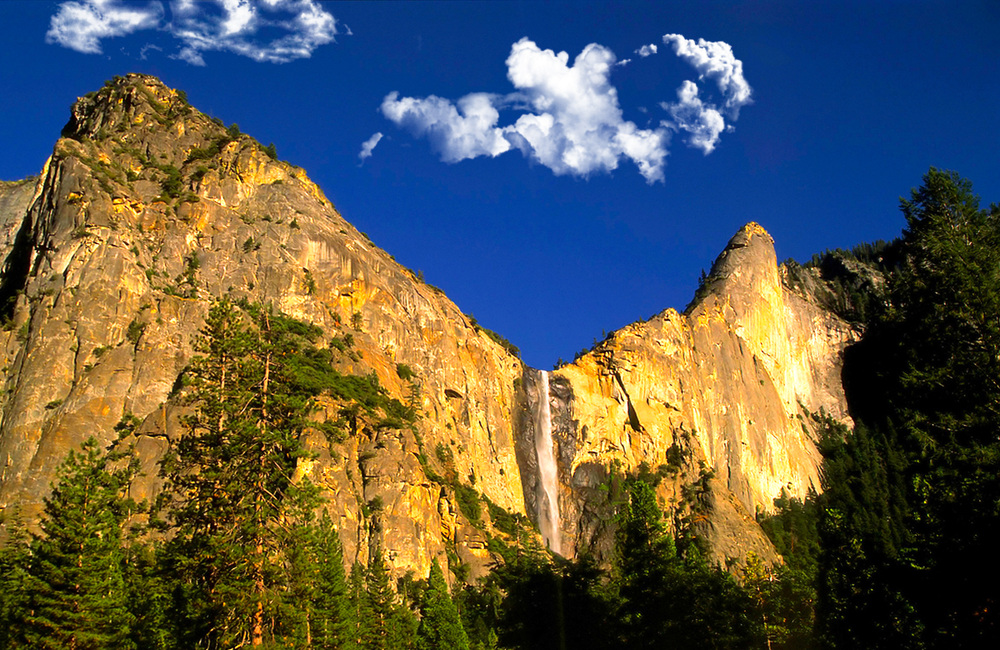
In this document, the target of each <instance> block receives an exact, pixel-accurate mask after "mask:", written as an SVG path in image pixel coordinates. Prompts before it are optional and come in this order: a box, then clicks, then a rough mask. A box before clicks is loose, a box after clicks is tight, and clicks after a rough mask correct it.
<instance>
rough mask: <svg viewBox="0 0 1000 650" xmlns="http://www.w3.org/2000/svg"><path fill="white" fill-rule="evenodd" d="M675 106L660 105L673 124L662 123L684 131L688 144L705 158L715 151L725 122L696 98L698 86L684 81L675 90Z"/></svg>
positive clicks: (714, 110) (708, 106) (718, 113)
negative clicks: (699, 150) (676, 100)
mask: <svg viewBox="0 0 1000 650" xmlns="http://www.w3.org/2000/svg"><path fill="white" fill-rule="evenodd" d="M677 99H678V102H677V103H676V104H668V103H666V102H664V103H663V104H661V106H662V107H663V109H664V110H665V111H667V112H668V113H670V117H672V118H673V122H664V123H663V124H664V125H665V126H668V127H669V128H672V129H676V130H680V131H686V132H687V133H688V134H689V136H688V144H689V145H690V146H692V147H694V148H695V149H701V150H702V152H704V154H705V155H706V156H707V155H708V154H710V153H712V151H714V150H715V145H716V144H718V142H719V135H720V134H721V133H722V132H723V131H724V130H725V129H726V121H725V119H723V117H722V114H721V113H720V112H719V111H718V110H717V109H715V108H714V107H712V106H710V105H707V104H705V103H704V102H702V101H701V99H700V98H699V97H698V86H697V85H696V84H695V83H694V82H692V81H685V82H684V83H683V84H681V87H680V88H678V89H677Z"/></svg>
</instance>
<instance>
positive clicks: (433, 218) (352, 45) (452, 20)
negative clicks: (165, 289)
mask: <svg viewBox="0 0 1000 650" xmlns="http://www.w3.org/2000/svg"><path fill="white" fill-rule="evenodd" d="M151 4H152V5H160V6H162V7H163V13H162V16H161V17H159V19H158V21H157V22H155V24H154V25H151V27H156V28H157V29H151V28H150V29H138V30H135V31H133V32H132V33H130V34H126V35H122V36H118V37H112V38H104V39H103V40H99V41H95V42H96V43H97V45H94V46H93V47H91V49H97V48H98V47H99V48H100V49H101V53H99V54H94V53H82V52H80V51H77V50H74V49H70V48H69V47H67V46H66V45H65V43H71V42H73V41H72V38H74V36H73V35H72V34H71V33H68V32H66V31H63V32H60V36H59V38H56V37H55V36H50V37H49V38H48V39H47V37H46V34H47V33H49V32H50V26H51V24H52V23H51V21H52V20H53V16H56V15H57V14H59V13H60V12H63V13H64V15H67V14H65V12H66V11H67V8H66V5H67V3H63V2H12V1H9V0H8V1H5V2H3V3H0V42H2V43H3V44H4V45H3V48H2V60H0V91H2V94H0V108H2V115H3V117H2V119H0V143H2V151H3V154H2V155H0V179H6V180H12V179H16V178H21V177H24V176H27V175H29V174H33V173H37V172H38V171H39V170H40V169H41V166H42V164H43V163H44V161H45V158H46V157H47V156H48V155H49V153H50V152H51V149H52V145H53V143H54V142H55V139H56V138H57V137H58V135H59V131H60V129H61V128H62V126H63V124H65V122H66V120H67V118H68V108H69V106H70V104H71V103H72V102H73V101H74V100H75V99H76V97H78V96H80V95H83V94H85V93H87V92H89V91H91V90H95V89H97V88H99V87H100V86H101V85H102V83H103V82H104V81H105V80H106V79H108V78H110V77H112V76H113V75H116V74H125V73H127V72H144V73H149V74H155V75H158V76H159V77H160V78H161V79H163V81H164V82H165V83H167V84H168V85H170V86H173V87H175V88H180V89H183V90H185V91H186V92H187V94H188V98H189V100H190V101H191V103H192V104H194V105H195V106H196V107H197V108H199V109H201V110H203V111H205V112H207V113H209V114H211V115H214V116H217V117H219V118H221V119H223V120H224V121H225V122H226V123H227V124H228V123H231V122H236V123H238V124H239V125H240V127H241V129H242V130H243V131H244V132H246V133H249V134H251V135H253V136H254V137H256V138H257V139H258V140H260V141H261V142H263V143H265V144H266V143H269V142H274V143H275V145H276V146H277V150H278V154H279V157H281V158H282V159H285V160H288V161H290V162H292V163H294V164H297V165H300V166H302V167H304V168H305V169H306V170H307V171H308V173H309V175H310V176H311V177H312V179H313V180H314V181H316V182H317V183H318V184H319V185H320V187H322V188H323V190H324V191H325V192H326V194H327V196H328V197H329V198H330V199H331V200H332V201H333V202H334V204H335V205H336V206H337V207H338V208H339V209H340V211H341V212H342V213H343V215H344V216H345V217H346V218H347V219H348V220H349V221H351V222H352V223H354V224H355V225H356V226H357V227H358V228H359V229H360V230H362V231H364V232H366V233H367V234H368V235H369V236H370V237H371V238H372V240H373V241H375V243H376V244H378V245H379V246H381V247H383V248H384V249H386V250H387V251H389V252H390V253H392V254H393V255H394V256H395V257H396V259H397V260H398V261H399V262H401V263H402V264H404V265H406V266H409V267H411V268H413V269H415V270H416V269H419V270H421V271H423V273H424V276H425V278H426V280H427V281H428V282H429V283H431V284H434V285H437V286H439V287H441V288H442V289H444V290H445V292H446V293H447V294H448V295H449V296H450V297H451V298H452V299H453V300H454V301H455V302H456V303H457V304H458V305H459V307H461V308H462V309H463V310H464V311H465V312H466V313H472V314H474V315H475V316H476V317H477V318H478V319H479V321H480V322H481V323H482V324H484V325H485V326H487V327H489V328H491V329H494V330H496V331H498V332H500V333H501V334H503V335H504V336H506V337H507V338H509V339H510V340H511V341H512V342H513V343H514V344H516V345H518V346H520V348H521V349H522V353H523V357H524V359H525V361H526V362H528V363H529V364H530V365H533V366H536V367H543V368H548V367H551V365H552V364H553V362H555V360H556V358H557V357H563V358H572V356H573V354H574V352H575V351H577V350H579V349H581V348H583V347H587V346H589V345H590V344H591V343H592V340H593V339H594V338H598V339H600V338H601V336H602V332H603V331H605V330H607V331H610V330H612V329H615V328H618V327H621V326H623V325H625V324H627V323H629V322H632V321H634V320H637V319H640V318H647V317H649V316H651V315H652V314H654V313H657V312H659V311H661V310H663V309H665V308H667V307H675V308H678V309H682V308H683V307H684V306H685V304H686V303H687V301H688V300H689V299H690V297H691V295H692V293H693V292H694V289H695V286H696V284H697V278H698V275H699V273H700V271H701V270H702V269H703V268H704V269H706V270H707V269H708V267H709V266H710V265H711V262H712V260H713V258H714V257H715V255H717V254H718V253H719V252H720V251H721V249H722V247H723V246H724V245H725V243H726V241H727V240H728V239H729V237H730V236H731V235H732V234H733V233H734V232H735V231H736V230H737V229H738V228H739V227H740V226H741V225H743V224H744V223H745V222H747V221H751V220H755V221H758V222H760V223H761V224H762V225H763V226H764V227H765V228H767V229H768V230H769V231H770V232H771V234H772V235H773V236H774V238H775V241H776V246H777V251H778V257H779V259H784V258H787V257H793V258H796V259H799V260H804V259H807V258H808V257H809V256H810V255H811V254H812V253H814V252H818V251H821V250H823V249H826V248H833V247H838V246H839V247H849V246H852V245H854V244H856V243H859V242H863V241H870V240H874V239H890V238H892V237H894V236H896V235H898V234H899V232H900V230H901V228H902V226H903V221H902V218H901V216H900V215H899V211H898V207H897V206H898V199H899V197H900V196H901V195H904V194H907V193H908V192H909V190H910V188H912V187H914V186H916V185H918V184H919V183H920V180H921V176H922V174H923V173H925V172H926V171H927V169H928V167H930V166H936V167H941V168H946V169H953V170H956V171H958V172H959V173H961V174H962V175H964V176H966V177H967V178H969V179H971V180H972V182H973V184H974V187H975V189H976V191H977V192H978V193H979V194H980V195H982V197H983V199H984V203H989V202H991V201H1000V175H998V167H1000V165H998V160H1000V159H998V154H1000V52H998V49H997V44H996V43H997V41H996V35H997V34H998V33H1000V3H997V2H994V1H992V0H983V1H981V2H957V3H956V2H920V1H905V2H904V1H894V2H873V1H866V2H744V3H713V2H655V3H654V2H606V3H597V2H595V3H582V2H574V3H565V4H564V3H556V2H513V1H508V2H498V3H490V2H445V3H416V2H414V3H396V2H384V3H371V4H369V3H322V4H321V8H322V10H324V11H325V12H327V13H328V14H332V15H333V16H335V17H336V20H337V30H338V32H339V34H338V35H337V36H336V40H335V42H328V43H323V42H322V41H323V40H324V39H323V38H319V39H318V40H314V42H313V43H312V44H311V45H309V44H307V46H306V47H305V52H306V53H308V52H309V48H310V47H311V48H312V49H311V56H308V57H301V58H297V59H295V60H292V61H289V62H286V63H271V62H266V61H265V62H257V61H255V60H253V59H252V58H250V57H248V56H245V55H241V54H238V53H236V51H235V50H236V49H238V46H239V45H240V43H243V44H246V43H249V44H250V46H251V47H252V46H253V45H254V44H255V43H256V44H258V45H259V44H266V42H267V41H268V40H269V39H272V38H273V37H276V36H282V35H284V34H285V32H282V31H281V30H280V29H278V28H275V27H272V28H270V29H263V30H261V31H258V32H257V33H255V34H253V35H248V36H247V37H246V38H245V39H244V40H242V41H238V42H237V45H232V43H233V42H236V41H232V40H230V41H227V42H226V43H229V45H228V46H227V47H228V49H226V48H222V49H212V48H211V47H210V46H203V47H202V49H200V50H197V51H195V52H194V54H192V52H191V51H188V52H187V53H186V54H185V52H184V50H183V49H182V48H183V46H184V43H182V42H181V41H180V40H178V38H177V37H176V36H174V34H176V33H177V31H178V29H179V28H178V25H180V23H181V21H180V20H179V17H178V16H179V13H180V12H178V11H177V9H178V7H177V6H176V5H174V6H173V7H171V6H170V4H169V3H168V2H166V1H164V2H153V3H151V2H141V3H122V2H115V3H111V4H110V5H105V8H107V7H111V8H118V7H121V6H129V7H131V8H138V9H143V10H145V9H147V8H148V7H150V6H151ZM302 6H304V5H302ZM79 7H82V8H83V9H87V8H88V7H91V8H92V7H93V5H87V4H86V3H84V2H83V0H79ZM190 11H191V13H189V14H187V17H188V19H190V20H192V21H195V23H191V24H196V23H197V21H199V20H201V21H202V22H201V23H198V24H201V25H203V26H204V25H205V24H208V25H209V26H210V23H207V22H205V21H207V20H208V18H207V17H210V16H213V15H218V11H217V10H215V9H213V5H212V4H211V3H208V4H205V3H201V4H196V5H194V6H193V8H192V9H191V10H190ZM213 11H214V12H215V13H212V12H213ZM199 12H203V13H204V14H205V15H204V16H200V15H198V13H199ZM261 15H264V14H263V13H262V14H261ZM267 15H271V14H267ZM274 16H275V17H277V16H279V15H278V14H274ZM171 21H173V25H174V27H173V32H171V29H169V28H168V27H167V25H168V24H169V23H170V22H171ZM77 25H78V24H77ZM67 29H68V30H72V29H74V25H73V24H68V26H67ZM206 33H208V34H209V35H210V36H211V35H212V34H213V33H215V34H216V35H217V34H218V32H217V31H216V32H212V31H211V29H208V31H207V32H206ZM327 34H328V35H329V32H327ZM665 34H681V35H683V36H684V37H686V38H688V39H694V40H697V39H705V40H706V41H711V42H724V43H727V44H728V45H729V46H731V48H732V52H733V54H734V56H735V58H736V59H739V60H740V61H741V62H742V67H743V75H744V77H745V80H746V82H747V83H748V84H749V86H750V87H751V88H752V101H753V103H751V104H749V105H746V106H744V107H743V108H742V109H741V110H740V112H739V119H738V120H737V121H731V120H730V119H728V118H729V117H730V116H727V123H728V124H731V125H732V126H733V127H735V128H734V130H732V131H731V132H725V133H722V134H721V136H720V137H719V140H718V142H717V144H716V146H715V149H714V151H712V152H711V153H710V154H708V155H705V154H704V153H703V152H702V151H701V150H699V149H696V148H692V147H690V146H688V145H687V143H686V140H685V138H684V134H683V133H675V134H674V136H673V138H672V140H671V141H670V144H669V147H668V150H669V155H668V156H667V157H666V164H665V167H664V168H663V173H662V181H660V182H655V183H653V184H649V183H647V182H646V179H644V178H643V176H642V175H640V173H639V170H638V168H637V167H636V165H635V164H633V163H632V162H631V161H630V160H627V159H622V160H621V161H620V162H619V165H618V167H617V169H615V170H614V171H611V172H605V171H601V170H597V171H593V172H592V173H590V174H589V175H587V176H579V175H573V174H571V173H564V174H562V175H557V174H556V173H554V172H553V170H552V169H550V167H548V166H546V165H545V164H543V163H542V162H539V161H538V160H529V159H528V158H526V157H525V156H524V155H522V153H520V152H519V151H510V152H508V153H504V154H502V155H499V156H498V157H495V158H490V157H478V158H475V159H469V160H463V161H461V162H456V163H448V162H443V161H442V160H441V155H439V152H438V149H436V148H435V147H434V146H433V144H432V143H431V142H429V140H428V138H427V137H423V136H421V135H419V134H415V133H414V131H413V130H412V129H408V128H405V125H403V126H401V125H398V124H396V123H394V122H393V121H391V120H390V119H389V118H388V117H387V115H386V114H384V113H383V112H382V111H380V106H381V104H382V102H383V100H384V98H385V97H386V96H387V95H388V94H389V93H391V92H394V91H395V92H398V93H399V95H398V96H399V97H412V98H417V99H421V100H422V99H424V98H427V97H428V96H430V95H436V96H438V97H441V98H443V99H444V100H449V101H452V102H453V101H457V100H458V99H459V98H461V97H463V96H465V95H467V94H469V93H475V92H486V93H494V94H496V95H497V96H501V95H508V94H509V93H512V92H513V91H514V88H513V86H512V85H511V81H509V80H508V77H507V74H508V68H507V65H506V63H505V62H506V60H507V57H508V56H509V55H510V54H511V48H512V45H514V44H515V43H517V42H518V41H520V39H522V38H524V37H527V38H529V39H530V40H531V41H533V42H534V43H536V44H537V47H538V48H540V49H541V50H546V49H551V50H554V51H556V52H559V51H565V52H567V53H568V55H569V63H570V64H572V63H573V61H574V59H575V58H576V56H577V55H578V54H580V52H581V51H582V50H583V49H584V48H585V47H586V46H587V45H588V44H591V43H597V44H599V45H601V46H603V47H604V48H607V49H609V50H610V51H611V52H613V53H614V54H615V55H616V57H617V59H618V60H621V59H626V58H631V59H632V61H631V62H630V63H628V64H627V65H622V66H614V67H613V68H612V69H611V72H610V77H609V83H610V84H611V85H612V86H614V87H615V88H616V89H617V94H618V102H619V104H620V108H621V115H622V118H623V119H624V120H627V121H631V122H634V124H635V125H636V127H637V128H639V129H655V128H656V127H657V126H658V124H659V121H660V120H662V119H665V118H666V117H667V113H666V111H665V110H664V109H663V108H661V107H660V103H661V102H676V101H677V95H676V90H677V88H678V87H679V86H680V85H681V84H682V82H684V81H685V80H689V81H694V82H697V83H698V85H699V87H700V88H701V90H702V92H703V97H704V98H705V99H706V100H709V99H714V100H715V101H716V103H719V102H721V99H722V97H721V94H720V92H719V91H718V88H716V87H715V86H714V85H713V83H712V82H711V80H710V79H708V80H705V79H702V80H699V77H698V74H697V72H696V71H695V69H694V68H693V67H691V66H690V65H688V64H687V63H686V62H684V61H682V60H681V59H680V58H679V57H678V56H676V55H675V54H674V52H673V51H672V49H671V48H670V47H669V46H667V45H665V44H664V42H663V40H662V37H663V35H665ZM60 39H61V40H62V42H63V43H64V44H60V42H59V41H60ZM47 40H48V42H47ZM327 40H328V39H327ZM75 42H76V43H77V47H78V49H79V48H80V47H83V46H81V45H80V44H81V43H84V45H85V42H84V41H80V40H78V41H75ZM220 42H221V41H220ZM650 43H653V44H658V45H659V53H658V54H656V55H654V56H650V57H648V58H642V57H639V56H638V55H637V54H635V53H634V52H635V50H636V49H637V48H639V47H641V46H642V45H645V44H650ZM224 44H225V43H224ZM147 45H153V46H155V47H154V48H150V47H146V46H147ZM220 47H221V46H220ZM157 48H158V49H157ZM144 49H145V52H143V50H144ZM143 54H144V56H145V58H143ZM182 54H183V55H184V56H183V57H180V55H182ZM199 56H200V57H201V59H202V61H203V63H204V65H194V64H192V63H190V62H189V61H192V60H195V59H197V57H199ZM179 57H180V58H179ZM185 58H186V59H187V60H184V59H185ZM272 58H273V57H272ZM504 106H505V107H504V108H503V110H502V111H501V117H500V126H505V125H508V124H511V123H512V122H513V121H514V120H515V119H516V118H517V116H518V115H519V114H520V112H517V111H516V110H515V109H516V108H517V107H516V106H514V107H512V106H511V105H510V104H506V105H504ZM521 112H523V111H521ZM376 132H381V133H383V134H384V137H383V139H382V140H381V141H380V142H379V143H378V145H377V146H376V147H375V149H374V150H373V151H372V155H371V157H370V158H368V159H367V160H365V161H364V163H363V164H361V161H360V160H359V152H360V150H361V145H362V143H363V142H365V141H366V140H368V139H369V137H370V136H372V135H373V134H374V133H376Z"/></svg>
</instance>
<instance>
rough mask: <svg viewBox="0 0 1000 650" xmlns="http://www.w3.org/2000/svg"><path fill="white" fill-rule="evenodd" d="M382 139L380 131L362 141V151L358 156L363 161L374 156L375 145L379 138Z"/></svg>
mask: <svg viewBox="0 0 1000 650" xmlns="http://www.w3.org/2000/svg"><path fill="white" fill-rule="evenodd" d="M381 139H382V132H381V131H379V132H378V133H375V134H373V135H372V137H370V138H368V139H367V140H365V141H364V142H363V143H361V153H359V154H358V158H360V159H361V162H364V161H366V160H368V159H369V158H371V157H372V151H374V149H375V146H376V145H378V143H379V140H381Z"/></svg>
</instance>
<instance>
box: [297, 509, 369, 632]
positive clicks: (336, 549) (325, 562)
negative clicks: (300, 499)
mask: <svg viewBox="0 0 1000 650" xmlns="http://www.w3.org/2000/svg"><path fill="white" fill-rule="evenodd" d="M288 553H289V563H290V569H291V574H292V582H291V586H290V587H291V588H290V596H291V598H290V602H289V603H288V609H289V610H291V611H290V613H289V614H288V618H295V619H296V620H297V623H296V626H297V628H298V629H297V632H296V634H295V637H296V638H297V639H298V641H299V642H300V643H302V644H304V645H305V646H306V647H311V648H331V649H333V648H336V649H342V648H347V647H352V646H350V644H351V642H352V632H353V627H354V621H353V618H352V616H351V606H350V602H349V593H348V591H349V590H348V584H347V578H346V576H345V574H344V552H343V548H342V546H341V544H340V536H339V535H338V534H337V530H336V528H334V526H333V522H332V521H331V520H330V517H329V515H328V514H327V512H326V511H325V510H324V511H323V514H322V516H321V517H320V518H319V520H318V521H315V522H310V523H309V524H307V525H305V526H301V527H300V528H298V529H297V530H296V531H295V541H294V543H293V545H292V546H291V547H290V548H289V551H288Z"/></svg>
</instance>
